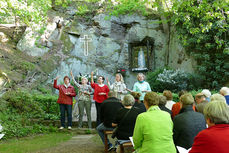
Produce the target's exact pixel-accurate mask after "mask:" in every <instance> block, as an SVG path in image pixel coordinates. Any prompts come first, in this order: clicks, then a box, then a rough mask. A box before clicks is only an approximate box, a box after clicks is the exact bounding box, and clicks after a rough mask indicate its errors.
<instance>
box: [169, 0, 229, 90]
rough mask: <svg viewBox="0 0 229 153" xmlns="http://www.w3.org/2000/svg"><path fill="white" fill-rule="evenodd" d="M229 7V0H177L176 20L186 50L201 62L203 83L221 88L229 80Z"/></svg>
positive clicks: (175, 4)
mask: <svg viewBox="0 0 229 153" xmlns="http://www.w3.org/2000/svg"><path fill="white" fill-rule="evenodd" d="M228 12H229V7H228V1H226V0H222V1H220V0H215V1H211V0H202V1H196V0H190V1H185V0H182V1H179V2H178V1H176V2H175V3H174V5H173V13H174V16H173V18H172V19H173V23H174V24H175V25H176V29H177V32H178V34H179V37H180V39H181V40H182V42H183V45H184V46H185V47H186V50H187V51H188V52H189V53H190V55H191V56H193V57H194V58H195V59H196V61H197V64H198V67H197V71H198V73H199V74H200V75H202V76H203V79H204V80H205V84H204V87H206V88H219V87H220V86H222V85H223V84H224V83H225V82H226V81H228V77H229V73H228V69H229V67H228V62H229V56H228V55H227V53H225V52H224V50H226V49H227V48H228V46H229V41H228V40H229V33H228V30H229V20H228V19H229V13H228Z"/></svg>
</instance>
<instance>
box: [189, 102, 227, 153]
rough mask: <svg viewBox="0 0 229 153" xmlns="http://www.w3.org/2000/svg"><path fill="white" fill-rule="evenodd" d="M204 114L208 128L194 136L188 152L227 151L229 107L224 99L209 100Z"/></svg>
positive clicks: (213, 152)
mask: <svg viewBox="0 0 229 153" xmlns="http://www.w3.org/2000/svg"><path fill="white" fill-rule="evenodd" d="M204 116H205V119H206V122H207V124H208V128H207V129H205V130H203V131H201V132H200V133H199V134H198V135H197V136H196V137H195V139H194V143H193V146H192V149H191V150H190V152H189V153H228V151H229V150H228V144H229V107H228V106H227V104H226V103H225V102H224V101H211V102H210V103H208V104H207V105H206V107H205V108H204Z"/></svg>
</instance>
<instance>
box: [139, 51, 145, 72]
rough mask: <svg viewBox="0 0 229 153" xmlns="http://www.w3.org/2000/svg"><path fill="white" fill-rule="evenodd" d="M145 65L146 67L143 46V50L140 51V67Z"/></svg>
mask: <svg viewBox="0 0 229 153" xmlns="http://www.w3.org/2000/svg"><path fill="white" fill-rule="evenodd" d="M145 67H146V61H145V55H144V52H143V50H142V48H141V50H140V51H139V52H138V68H145Z"/></svg>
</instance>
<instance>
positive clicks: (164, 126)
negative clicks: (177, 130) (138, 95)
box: [133, 92, 176, 153]
mask: <svg viewBox="0 0 229 153" xmlns="http://www.w3.org/2000/svg"><path fill="white" fill-rule="evenodd" d="M158 104H159V97H158V95H157V93H155V92H148V93H146V95H145V98H144V105H145V107H146V109H147V112H144V113H141V114H139V115H138V117H137V121H136V124H135V127H134V135H133V141H134V148H135V150H136V151H137V152H138V153H176V149H175V146H174V143H173V122H172V119H171V116H170V115H169V113H167V112H165V111H162V110H160V108H159V107H158Z"/></svg>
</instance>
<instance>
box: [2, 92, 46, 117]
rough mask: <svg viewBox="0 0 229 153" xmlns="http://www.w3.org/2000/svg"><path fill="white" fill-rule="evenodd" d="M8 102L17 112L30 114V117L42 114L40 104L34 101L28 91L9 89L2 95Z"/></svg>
mask: <svg viewBox="0 0 229 153" xmlns="http://www.w3.org/2000/svg"><path fill="white" fill-rule="evenodd" d="M2 98H3V99H4V100H5V101H7V102H8V107H9V108H10V109H13V110H15V111H16V112H17V113H19V114H22V115H25V114H30V117H33V118H38V117H42V115H44V111H43V110H42V109H41V107H40V104H39V103H38V102H36V101H34V97H33V95H31V94H30V93H29V92H28V91H23V90H20V89H18V90H16V91H9V92H7V93H6V94H4V95H3V97H2Z"/></svg>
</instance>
